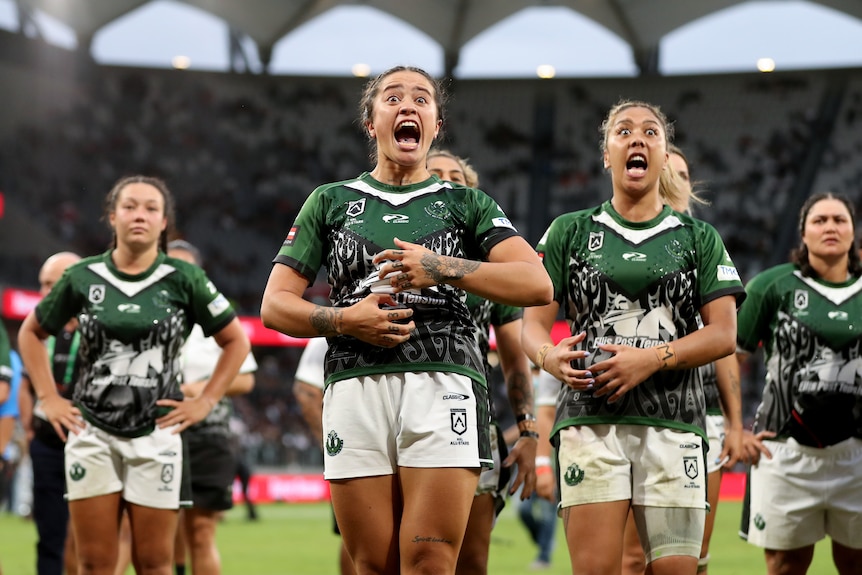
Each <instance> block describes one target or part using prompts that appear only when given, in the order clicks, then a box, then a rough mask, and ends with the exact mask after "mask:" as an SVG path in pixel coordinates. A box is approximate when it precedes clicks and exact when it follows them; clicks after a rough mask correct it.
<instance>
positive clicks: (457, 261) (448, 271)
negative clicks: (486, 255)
mask: <svg viewBox="0 0 862 575" xmlns="http://www.w3.org/2000/svg"><path fill="white" fill-rule="evenodd" d="M480 263H481V262H476V261H473V260H465V259H461V258H453V257H448V256H441V255H439V254H425V255H424V256H422V259H421V260H420V264H421V265H422V269H424V270H425V273H426V274H428V277H430V278H431V279H433V280H434V281H435V282H436V283H438V284H441V283H444V282H445V281H446V280H459V279H462V278H463V277H464V276H465V275H467V274H469V273H472V272H474V271H476V270H477V269H478V268H479V265H480Z"/></svg>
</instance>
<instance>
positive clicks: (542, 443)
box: [536, 405, 557, 502]
mask: <svg viewBox="0 0 862 575" xmlns="http://www.w3.org/2000/svg"><path fill="white" fill-rule="evenodd" d="M556 415H557V408H556V407H555V406H553V405H540V406H539V407H537V408H536V431H538V432H539V445H538V447H537V448H536V461H537V463H536V493H538V494H539V497H544V498H545V499H547V500H548V501H551V502H555V501H556V495H555V490H556V488H557V481H556V479H555V478H554V472H553V471H554V467H553V461H552V459H551V454H552V453H551V431H552V430H553V427H554V418H555V417H556Z"/></svg>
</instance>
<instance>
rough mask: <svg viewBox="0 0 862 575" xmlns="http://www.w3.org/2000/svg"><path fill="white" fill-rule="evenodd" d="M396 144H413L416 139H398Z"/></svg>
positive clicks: (406, 137)
mask: <svg viewBox="0 0 862 575" xmlns="http://www.w3.org/2000/svg"><path fill="white" fill-rule="evenodd" d="M398 143H399V144H415V143H416V138H411V137H408V136H405V137H403V138H399V139H398Z"/></svg>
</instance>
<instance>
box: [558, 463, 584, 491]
mask: <svg viewBox="0 0 862 575" xmlns="http://www.w3.org/2000/svg"><path fill="white" fill-rule="evenodd" d="M584 475H586V472H585V471H584V470H583V469H581V468H580V467H578V464H577V463H572V464H571V465H569V468H568V469H566V474H565V475H563V480H565V482H566V485H568V486H569V487H574V486H575V485H577V484H578V483H580V482H581V481H583V480H584Z"/></svg>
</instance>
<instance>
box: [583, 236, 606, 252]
mask: <svg viewBox="0 0 862 575" xmlns="http://www.w3.org/2000/svg"><path fill="white" fill-rule="evenodd" d="M604 244H605V232H590V240H589V242H588V243H587V247H588V248H589V250H590V251H591V252H594V251H596V250H600V249H602V246H603V245H604Z"/></svg>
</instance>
